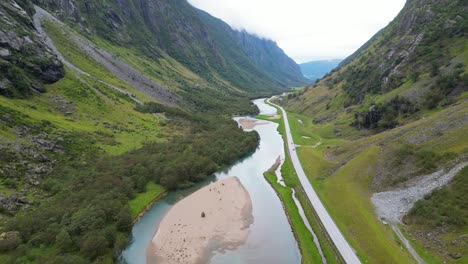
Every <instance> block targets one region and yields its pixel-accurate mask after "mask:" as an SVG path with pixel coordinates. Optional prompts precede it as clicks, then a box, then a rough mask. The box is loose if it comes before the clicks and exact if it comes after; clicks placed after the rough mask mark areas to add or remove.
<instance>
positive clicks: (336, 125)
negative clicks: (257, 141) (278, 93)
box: [281, 0, 468, 263]
mask: <svg viewBox="0 0 468 264" xmlns="http://www.w3.org/2000/svg"><path fill="white" fill-rule="evenodd" d="M466 11H467V5H466V1H432V0H408V1H407V2H406V4H405V6H404V8H403V9H402V10H401V12H400V13H399V14H398V16H397V17H396V18H395V19H394V20H393V21H392V22H391V23H390V24H389V25H388V26H387V27H385V28H384V29H382V30H380V31H379V32H378V33H377V34H376V35H375V36H374V37H373V38H372V39H370V40H369V41H368V42H367V43H365V44H364V45H363V46H362V47H361V48H360V49H359V50H358V51H357V52H355V53H354V54H353V55H351V56H350V57H349V58H347V59H345V60H344V61H343V62H342V63H341V64H340V65H339V66H338V68H337V69H335V70H334V71H333V72H332V73H330V74H329V75H327V76H325V77H323V78H322V79H321V80H320V81H319V82H318V83H316V84H314V85H310V86H308V87H306V88H305V89H303V90H299V91H297V92H295V93H291V94H289V95H287V96H285V97H284V98H282V102H281V103H282V104H283V105H284V106H285V107H286V108H287V110H288V111H290V112H291V116H292V117H291V118H290V122H296V120H301V123H297V124H295V125H297V126H299V127H300V130H299V131H298V132H297V133H298V134H297V135H296V139H297V141H298V142H296V143H297V144H299V145H305V146H308V145H310V146H312V148H303V149H300V150H299V151H298V153H299V155H300V158H301V161H302V162H303V163H305V164H311V165H310V166H311V168H310V171H311V172H312V173H311V174H309V177H310V179H311V182H312V184H313V185H314V186H315V187H316V189H317V190H318V192H319V196H321V198H322V200H323V201H324V203H325V204H326V206H327V207H328V208H329V209H330V210H329V211H330V212H331V213H332V216H333V217H334V219H335V220H336V221H337V222H338V225H339V226H340V228H341V230H342V232H343V233H344V235H345V236H346V237H347V239H348V240H349V241H350V243H351V244H352V245H353V247H354V248H355V249H356V251H357V252H358V255H361V256H362V258H363V259H365V260H366V261H368V262H369V263H408V262H410V261H412V260H411V258H412V257H411V255H409V254H406V255H405V254H402V253H401V251H400V250H399V248H400V245H399V244H398V243H395V240H394V238H393V237H392V234H391V232H388V231H389V229H388V225H387V226H386V225H384V224H382V223H386V224H390V225H392V226H393V230H398V228H396V227H395V226H398V225H400V227H401V228H402V229H403V230H404V232H403V233H405V234H406V236H407V238H408V240H409V241H411V245H413V246H414V247H415V248H416V251H417V252H418V253H421V252H422V250H420V249H422V248H424V253H422V254H421V255H420V256H421V257H422V258H423V259H424V260H425V261H426V262H427V263H432V262H434V263H443V262H449V263H459V261H461V262H463V259H464V258H465V259H466V254H468V252H467V250H466V247H465V248H464V247H463V243H464V242H463V239H462V237H460V236H461V234H462V233H463V232H464V231H463V230H466V228H467V223H468V216H467V214H466V210H464V209H463V208H465V207H466V200H467V196H466V179H467V177H466V175H467V174H466V169H465V170H462V171H459V170H457V168H458V169H460V168H463V167H464V166H465V165H466V161H467V157H468V152H467V151H468V140H467V138H466V135H465V134H466V131H468V113H467V109H468V100H467V98H468V97H467V95H468V93H467V92H468V72H467V69H468V65H467V64H468V60H467V58H468V38H467V25H468V23H467V21H468V20H467V17H466ZM317 146H319V147H317ZM313 164H315V165H313ZM450 171H452V172H450ZM433 173H436V174H433ZM431 175H432V176H431ZM435 175H444V176H443V177H445V179H449V180H448V184H447V185H445V183H444V184H442V183H441V182H438V183H434V184H433V185H430V184H428V182H431V181H433V177H435ZM429 186H432V187H429ZM434 186H437V187H441V189H440V190H438V191H434V192H433V193H432V192H431V190H432V188H433V187H434ZM442 186H443V187H442ZM410 187H412V188H413V189H412V188H410ZM414 188H418V190H425V191H423V192H422V193H420V194H419V195H418V194H417V193H416V192H415V191H414V190H415V189H414ZM423 194H425V195H423ZM381 196H383V197H385V201H386V202H385V203H384V205H383V207H381V206H382V204H378V203H376V204H373V203H372V202H373V201H374V198H375V197H381ZM371 197H373V198H372V200H371ZM403 200H404V201H406V205H404V206H403V207H404V209H401V208H402V207H401V206H402V205H401V203H399V202H397V201H403ZM417 200H419V201H418V202H416V201H417ZM414 202H416V204H415V206H414V207H413V208H412V205H413V204H414ZM379 206H380V207H379ZM349 208H353V210H352V212H350V210H349ZM397 208H398V209H397ZM411 208H412V209H411ZM410 209H411V210H410ZM376 210H377V212H379V214H378V215H377V214H376ZM382 212H386V214H384V215H382V214H381V213H382ZM390 212H395V214H394V215H392V216H391V217H388V216H389V215H391V213H390ZM350 219H353V220H350ZM379 219H381V220H382V221H383V222H382V221H379ZM370 227H372V228H370ZM370 229H372V232H371V231H369V230H370ZM371 233H372V235H369V234H371ZM399 236H400V235H399ZM401 237H403V238H404V236H403V235H401V236H400V238H401ZM452 242H453V243H452Z"/></svg>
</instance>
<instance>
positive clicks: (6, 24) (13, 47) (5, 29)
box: [0, 1, 64, 97]
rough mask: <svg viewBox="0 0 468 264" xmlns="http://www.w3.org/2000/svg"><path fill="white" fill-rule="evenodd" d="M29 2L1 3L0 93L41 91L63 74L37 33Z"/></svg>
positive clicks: (11, 95) (23, 94) (16, 95)
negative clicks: (45, 85) (46, 84)
mask: <svg viewBox="0 0 468 264" xmlns="http://www.w3.org/2000/svg"><path fill="white" fill-rule="evenodd" d="M33 12H34V9H33V8H32V5H31V4H30V3H29V2H28V1H16V2H15V1H2V2H1V3H0V24H1V25H2V26H1V27H0V69H1V70H0V95H4V96H8V97H25V96H28V95H30V94H31V93H33V92H44V91H45V88H44V85H43V84H45V83H53V82H56V81H58V80H59V79H60V78H62V77H63V76H64V71H63V68H62V64H61V63H60V61H59V60H58V59H57V58H56V56H55V55H54V54H53V53H52V52H51V51H50V50H49V49H48V48H47V46H46V45H45V43H44V42H43V40H42V39H41V38H40V37H39V36H38V35H37V34H36V32H35V29H34V26H33V22H32V19H31V16H32V13H33Z"/></svg>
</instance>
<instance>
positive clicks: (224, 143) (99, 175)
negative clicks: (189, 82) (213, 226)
mask: <svg viewBox="0 0 468 264" xmlns="http://www.w3.org/2000/svg"><path fill="white" fill-rule="evenodd" d="M153 108H154V106H153ZM153 108H152V107H150V106H148V107H143V109H146V111H148V112H151V109H153ZM158 109H159V108H158ZM181 113H182V111H180V110H173V111H172V112H170V113H167V116H168V117H169V118H170V119H171V121H169V122H168V124H169V125H172V126H174V127H175V128H176V129H184V127H185V128H187V127H190V129H189V131H186V132H185V133H184V134H182V135H180V136H176V137H174V138H173V139H172V140H169V141H167V142H155V143H149V144H146V145H145V146H143V147H142V148H141V149H137V150H134V151H131V152H128V153H125V154H123V155H120V156H117V157H109V156H102V155H100V154H98V152H95V151H92V150H90V151H88V152H86V153H84V154H86V158H85V159H84V160H83V159H80V160H70V161H68V162H65V163H64V164H62V165H60V166H58V167H57V168H56V170H55V171H54V172H53V173H52V174H51V175H50V176H48V178H47V179H46V180H45V181H44V182H43V184H42V188H43V189H44V190H45V191H46V192H47V194H48V196H49V198H48V199H46V200H45V201H44V202H43V203H42V204H41V205H40V207H38V208H36V209H32V210H28V211H25V212H24V213H22V214H21V215H19V216H17V217H16V218H13V219H11V221H9V222H8V223H7V227H8V229H9V230H15V231H18V232H19V234H18V236H17V239H10V240H9V244H1V245H0V246H1V248H0V250H7V249H12V248H16V247H17V248H16V250H15V251H13V252H10V254H9V256H10V258H7V260H8V261H9V262H11V263H90V262H93V261H96V262H99V263H100V262H102V261H105V260H112V258H116V257H118V256H119V254H120V251H121V250H122V249H123V248H124V247H125V246H126V244H127V243H128V241H129V235H130V230H131V227H132V222H133V219H132V217H131V214H130V210H129V207H128V201H129V200H130V199H132V198H133V197H135V194H136V193H138V192H144V191H145V187H146V186H147V183H148V182H149V181H153V182H155V183H158V184H160V185H162V186H164V187H165V188H167V189H169V190H173V189H176V188H179V187H185V186H187V185H190V184H192V183H193V182H197V181H201V180H204V179H206V178H207V177H209V176H210V175H212V174H213V173H214V172H216V171H217V170H219V169H220V168H221V167H223V166H227V165H229V164H231V163H232V162H234V161H235V160H237V159H239V158H241V157H242V156H244V155H245V153H250V152H253V151H254V150H255V149H256V147H257V144H258V140H259V138H258V134H257V133H256V132H249V133H244V132H243V131H242V129H241V128H239V127H238V125H237V123H236V122H234V121H232V120H230V119H229V118H227V117H225V118H222V117H219V116H211V117H210V116H204V117H203V118H202V117H200V116H191V115H188V114H186V113H183V114H181ZM148 114H151V113H148Z"/></svg>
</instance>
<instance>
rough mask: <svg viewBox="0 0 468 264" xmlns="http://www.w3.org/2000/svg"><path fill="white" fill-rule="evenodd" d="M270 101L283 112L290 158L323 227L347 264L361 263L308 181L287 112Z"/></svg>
mask: <svg viewBox="0 0 468 264" xmlns="http://www.w3.org/2000/svg"><path fill="white" fill-rule="evenodd" d="M270 100H271V98H270V99H268V100H267V102H268V103H270V104H272V105H274V106H276V107H278V108H279V109H281V112H282V114H283V117H284V127H285V131H286V139H287V145H288V149H289V156H290V157H291V160H292V163H293V165H294V169H295V170H296V173H297V176H298V177H299V181H300V182H301V184H302V187H303V188H304V191H305V193H306V195H307V197H308V198H309V200H310V202H311V204H312V206H313V207H314V210H315V212H316V213H317V215H318V216H319V218H320V220H321V221H322V224H323V226H324V227H325V229H326V230H327V232H328V235H329V236H330V238H331V240H332V241H333V243H334V244H335V246H336V248H337V249H338V251H339V252H340V254H341V256H342V257H343V259H344V260H345V261H346V263H349V264H358V263H361V261H360V260H359V258H358V257H357V255H356V253H355V252H354V250H353V248H351V246H350V245H349V243H348V241H346V239H345V238H344V236H343V234H342V233H341V232H340V230H339V229H338V227H337V226H336V224H335V222H334V221H333V219H332V218H331V216H330V215H329V214H328V212H327V210H326V209H325V207H324V206H323V204H322V202H321V201H320V199H319V197H318V196H317V193H315V191H314V189H313V188H312V185H311V184H310V182H309V179H307V176H306V175H305V172H304V170H303V169H302V165H301V162H300V161H299V157H298V156H297V153H296V145H295V144H294V141H293V139H292V135H291V129H290V128H289V121H288V116H287V115H286V111H285V110H284V109H283V108H282V107H281V106H279V105H277V104H274V103H272V102H271V101H270Z"/></svg>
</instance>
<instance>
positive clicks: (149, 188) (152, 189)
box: [128, 182, 167, 221]
mask: <svg viewBox="0 0 468 264" xmlns="http://www.w3.org/2000/svg"><path fill="white" fill-rule="evenodd" d="M166 193H167V191H166V189H164V187H162V186H161V185H158V184H156V183H154V182H149V183H148V184H147V185H146V192H144V193H138V194H137V195H136V196H135V198H133V199H132V200H130V201H129V202H128V205H129V207H130V213H131V214H132V217H133V219H135V221H138V220H139V218H140V217H141V216H142V215H143V214H144V213H145V212H146V211H147V210H148V209H149V208H150V207H151V206H152V205H153V204H154V203H155V202H156V201H158V200H159V199H161V198H162V197H163V196H164V195H166Z"/></svg>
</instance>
